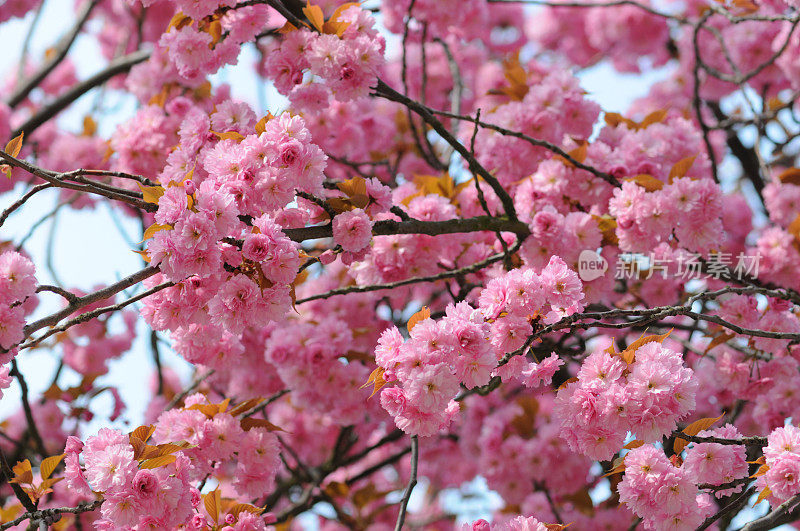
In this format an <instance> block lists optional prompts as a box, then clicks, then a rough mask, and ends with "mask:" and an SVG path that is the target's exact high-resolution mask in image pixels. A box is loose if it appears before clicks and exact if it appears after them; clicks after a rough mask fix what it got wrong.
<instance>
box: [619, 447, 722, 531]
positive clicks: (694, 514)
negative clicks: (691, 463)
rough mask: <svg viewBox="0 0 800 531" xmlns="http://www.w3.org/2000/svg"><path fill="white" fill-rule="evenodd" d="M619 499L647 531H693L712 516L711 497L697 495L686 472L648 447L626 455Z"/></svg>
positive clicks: (698, 493)
mask: <svg viewBox="0 0 800 531" xmlns="http://www.w3.org/2000/svg"><path fill="white" fill-rule="evenodd" d="M619 498H620V501H621V502H623V503H625V504H626V505H627V506H628V507H629V508H630V509H631V510H632V511H633V512H634V513H636V514H637V515H638V516H640V517H641V518H642V519H643V523H644V525H645V527H646V528H647V529H681V530H689V529H695V528H697V527H698V526H699V525H700V524H701V523H702V522H703V520H704V519H705V518H706V517H707V516H710V515H711V513H712V512H713V509H712V507H713V506H712V503H711V500H710V497H709V496H708V495H707V494H701V493H700V492H699V491H698V489H697V485H696V484H695V483H694V481H693V480H692V476H691V475H690V473H689V472H688V470H687V469H685V468H684V467H676V466H675V465H673V463H671V462H670V460H669V459H668V458H667V456H666V455H664V452H663V451H661V450H660V449H658V448H656V447H655V446H652V445H649V444H645V445H644V446H640V447H639V448H634V449H633V450H631V451H630V452H628V453H627V454H626V455H625V477H624V478H623V480H622V482H621V483H620V484H619ZM667 526H669V527H667Z"/></svg>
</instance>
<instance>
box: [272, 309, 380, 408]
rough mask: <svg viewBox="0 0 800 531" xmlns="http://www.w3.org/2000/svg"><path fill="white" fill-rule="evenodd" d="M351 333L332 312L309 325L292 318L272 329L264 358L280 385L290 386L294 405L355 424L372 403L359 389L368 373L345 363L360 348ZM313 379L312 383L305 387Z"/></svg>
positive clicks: (352, 364) (359, 364) (358, 366)
mask: <svg viewBox="0 0 800 531" xmlns="http://www.w3.org/2000/svg"><path fill="white" fill-rule="evenodd" d="M354 336H355V333H354V331H352V330H351V329H350V328H349V326H348V325H347V324H346V323H345V322H344V321H343V320H341V319H339V318H337V317H335V316H333V315H328V316H325V317H322V316H320V319H319V320H317V321H315V322H314V323H313V324H312V323H310V322H295V321H290V322H287V323H283V324H282V325H281V326H280V328H278V327H277V326H275V327H271V328H270V330H269V336H268V339H267V340H266V343H265V349H264V357H265V360H266V362H267V363H268V367H269V370H272V371H275V372H276V373H277V375H278V376H279V377H280V380H281V382H282V386H283V387H284V388H287V389H291V390H292V402H293V403H295V404H297V405H299V406H302V407H304V408H308V409H313V410H319V411H324V412H326V413H333V414H335V415H336V417H337V418H339V419H341V421H342V422H356V420H357V419H358V418H359V416H360V415H361V414H362V413H363V410H364V408H365V407H371V408H372V407H375V405H374V403H372V402H374V401H372V402H370V403H369V404H367V405H365V404H364V398H365V397H364V391H363V390H360V387H361V385H362V384H363V383H364V382H365V381H366V380H367V378H368V376H369V370H368V369H367V368H366V366H365V365H364V364H362V363H348V364H344V363H343V358H347V357H348V353H354V352H357V351H356V350H354V349H356V348H360V346H359V345H358V344H357V342H356V339H355V338H354ZM373 341H374V340H373ZM373 344H374V343H373ZM365 346H366V345H365ZM367 348H369V347H367ZM365 350H366V349H365ZM311 380H313V381H315V382H316V384H315V385H308V382H309V381H311Z"/></svg>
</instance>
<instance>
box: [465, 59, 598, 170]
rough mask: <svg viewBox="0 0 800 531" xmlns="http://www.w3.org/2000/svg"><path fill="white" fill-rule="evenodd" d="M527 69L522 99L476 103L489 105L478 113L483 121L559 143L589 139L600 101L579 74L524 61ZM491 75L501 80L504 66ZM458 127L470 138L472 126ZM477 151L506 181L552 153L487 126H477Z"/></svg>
mask: <svg viewBox="0 0 800 531" xmlns="http://www.w3.org/2000/svg"><path fill="white" fill-rule="evenodd" d="M527 70H528V71H527V73H526V75H527V77H528V80H527V84H526V86H525V94H524V95H522V97H521V98H520V97H519V95H516V96H515V98H517V99H512V100H511V101H507V102H504V104H503V105H499V106H498V105H496V104H495V105H491V103H494V102H492V101H491V100H487V98H483V99H482V100H479V101H478V102H477V103H476V106H478V107H481V106H483V105H484V104H486V105H487V106H488V107H490V108H492V109H493V110H492V112H489V113H486V115H485V116H483V115H482V120H483V121H486V122H489V123H493V124H495V125H498V126H501V127H504V128H506V129H510V130H513V131H519V132H521V133H523V134H525V135H528V136H530V137H533V138H535V139H537V140H544V141H548V142H552V143H554V144H556V145H561V144H562V143H563V141H564V139H565V138H567V137H571V138H574V139H587V138H589V136H590V135H591V134H592V126H593V125H594V123H595V121H596V120H597V117H598V115H599V113H600V106H599V105H597V104H596V103H594V102H592V101H590V100H589V99H587V98H586V96H585V92H584V91H583V90H582V89H581V87H580V85H579V84H578V79H577V78H576V77H574V76H573V75H572V74H571V73H570V72H569V71H566V70H561V69H548V68H547V67H545V66H544V65H542V64H539V63H537V62H535V61H532V62H530V63H529V64H528V65H527ZM491 78H492V79H494V80H496V84H497V85H500V86H502V85H503V84H504V83H505V79H504V77H503V72H502V71H498V72H495V73H494V75H493V76H492V77H491ZM493 88H494V87H493ZM512 88H513V87H512ZM484 100H485V101H484ZM462 127H463V129H462V131H463V133H464V135H465V137H466V138H469V136H468V135H471V134H472V129H473V128H472V126H471V125H470V124H467V125H465V126H462ZM475 152H476V155H477V158H478V160H479V161H480V162H481V164H483V166H484V167H486V168H488V169H490V170H492V171H493V172H494V173H495V175H496V176H497V178H498V179H499V180H500V182H501V183H503V184H504V185H507V186H511V185H512V184H513V183H516V182H518V181H521V180H522V179H524V178H526V177H528V176H530V175H531V174H532V173H533V172H534V171H535V170H536V167H537V165H538V164H539V163H540V162H541V161H543V160H545V159H547V158H550V154H551V153H550V152H549V151H547V150H546V149H544V148H542V147H538V146H535V145H532V144H530V143H528V142H527V141H525V140H523V139H520V138H514V137H511V136H504V135H502V134H500V133H498V132H495V131H492V130H490V129H480V130H479V132H478V135H477V138H476V142H475Z"/></svg>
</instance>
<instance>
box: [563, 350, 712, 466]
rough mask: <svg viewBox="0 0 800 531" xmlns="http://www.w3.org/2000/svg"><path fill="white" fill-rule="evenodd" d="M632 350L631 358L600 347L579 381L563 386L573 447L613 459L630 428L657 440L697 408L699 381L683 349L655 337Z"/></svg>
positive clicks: (567, 428)
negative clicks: (684, 356)
mask: <svg viewBox="0 0 800 531" xmlns="http://www.w3.org/2000/svg"><path fill="white" fill-rule="evenodd" d="M632 355H633V359H632V360H630V361H627V360H626V359H625V357H623V356H620V355H614V353H613V351H611V352H609V351H607V350H600V351H595V352H593V353H592V354H590V355H589V356H588V357H587V358H586V359H585V360H584V362H583V364H582V365H581V368H580V370H579V371H578V375H577V381H574V382H571V383H569V384H568V385H567V386H566V387H564V388H563V389H561V390H559V391H558V394H557V398H556V411H557V412H558V416H559V417H560V418H561V419H562V420H561V422H562V435H563V437H564V438H565V439H566V441H567V442H568V443H569V445H570V447H571V448H573V449H574V450H576V451H578V452H580V453H582V454H584V455H588V456H590V457H592V458H594V459H608V458H610V457H611V456H613V455H614V453H615V452H616V451H618V450H619V449H620V448H621V447H622V445H623V444H624V441H625V435H626V432H628V431H630V432H632V433H634V434H635V435H636V436H637V438H639V439H640V440H642V441H645V442H654V441H657V440H659V439H661V437H663V436H664V435H667V434H669V433H672V431H673V430H675V428H676V427H677V422H678V421H679V420H681V419H683V418H685V417H686V416H687V415H688V414H689V413H691V412H692V411H693V410H694V407H695V395H696V393H697V385H698V383H697V380H696V379H695V378H694V372H693V371H692V370H691V369H689V368H686V367H685V366H684V363H683V359H682V357H681V355H680V353H678V352H675V351H673V350H671V349H669V348H666V347H664V346H662V344H661V343H660V342H659V341H650V342H648V343H646V344H644V345H641V346H639V347H638V348H636V349H635V350H633V351H632ZM628 359H630V358H628Z"/></svg>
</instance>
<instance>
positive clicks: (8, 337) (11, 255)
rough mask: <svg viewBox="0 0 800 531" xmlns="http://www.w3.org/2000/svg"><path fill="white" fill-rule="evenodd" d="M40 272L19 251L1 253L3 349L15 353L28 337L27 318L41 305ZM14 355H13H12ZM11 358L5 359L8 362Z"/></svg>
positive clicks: (0, 344) (0, 327)
mask: <svg viewBox="0 0 800 531" xmlns="http://www.w3.org/2000/svg"><path fill="white" fill-rule="evenodd" d="M35 272H36V269H35V267H34V265H33V262H31V261H30V260H29V259H28V258H26V257H25V256H23V255H22V254H20V253H18V252H16V251H3V252H2V253H0V348H2V349H3V350H4V351H9V350H11V349H12V348H13V347H14V346H16V345H17V344H18V343H19V342H20V341H22V340H23V338H24V337H25V336H24V335H23V333H22V328H23V327H24V326H25V316H26V315H28V314H30V313H31V312H32V311H33V310H34V309H35V308H36V305H37V302H38V301H37V299H36V297H35V296H34V294H35V293H36V286H37V282H36V277H35V276H34V273H35ZM12 355H13V354H12ZM8 361H9V359H5V362H8Z"/></svg>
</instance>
